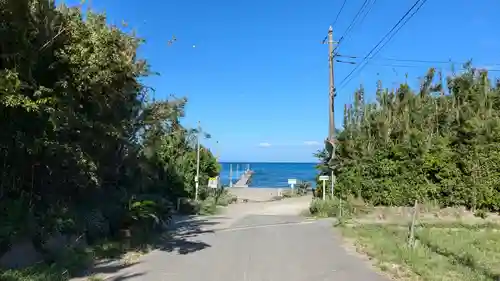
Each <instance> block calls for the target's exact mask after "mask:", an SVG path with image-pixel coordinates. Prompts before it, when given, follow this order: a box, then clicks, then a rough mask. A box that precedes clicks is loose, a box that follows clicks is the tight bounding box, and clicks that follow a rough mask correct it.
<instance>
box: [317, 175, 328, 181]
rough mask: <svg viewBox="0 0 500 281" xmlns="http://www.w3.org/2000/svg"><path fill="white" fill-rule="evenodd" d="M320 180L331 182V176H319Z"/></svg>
mask: <svg viewBox="0 0 500 281" xmlns="http://www.w3.org/2000/svg"><path fill="white" fill-rule="evenodd" d="M319 180H320V181H327V180H330V177H329V176H319Z"/></svg>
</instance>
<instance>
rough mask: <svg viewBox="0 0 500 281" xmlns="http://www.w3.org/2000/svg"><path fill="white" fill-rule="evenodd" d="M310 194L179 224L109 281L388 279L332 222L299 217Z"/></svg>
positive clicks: (240, 206) (235, 208) (242, 206)
mask: <svg viewBox="0 0 500 281" xmlns="http://www.w3.org/2000/svg"><path fill="white" fill-rule="evenodd" d="M309 202H310V198H308V197H302V198H293V199H288V200H283V201H278V202H269V203H248V204H236V205H232V206H230V207H229V208H228V209H227V212H226V213H225V214H224V215H222V216H214V217H211V218H196V219H187V220H184V221H179V222H177V225H178V229H177V233H176V235H174V237H173V238H172V239H171V240H170V242H168V243H166V245H165V247H164V249H162V250H157V251H154V252H152V253H150V254H148V255H146V256H144V257H142V259H141V260H140V261H139V262H137V263H136V264H134V265H131V266H129V267H127V268H124V269H121V270H119V271H117V272H115V273H114V274H113V276H112V277H110V278H108V279H107V280H130V281H135V280H146V281H148V280H151V281H153V280H155V281H156V280H170V281H181V280H190V281H191V280H207V281H208V280H214V281H216V280H217V281H218V280H226V281H231V280H234V281H242V280H273V281H279V280H287V281H295V280H297V281H298V280H308V281H310V280H317V281H322V280H351V281H357V280H360V281H361V280H374V281H378V280H380V281H382V280H387V279H385V278H384V277H382V276H380V275H379V274H377V273H375V272H373V271H372V270H371V269H370V268H369V267H368V265H367V264H366V263H365V262H363V261H361V260H359V259H358V258H357V257H355V256H351V255H349V254H348V253H347V252H345V250H344V249H343V248H342V246H341V239H340V237H339V236H337V234H335V233H334V232H333V228H332V223H331V221H329V220H310V219H306V218H304V217H301V216H299V215H298V211H299V210H300V208H302V209H305V208H307V207H308V204H309Z"/></svg>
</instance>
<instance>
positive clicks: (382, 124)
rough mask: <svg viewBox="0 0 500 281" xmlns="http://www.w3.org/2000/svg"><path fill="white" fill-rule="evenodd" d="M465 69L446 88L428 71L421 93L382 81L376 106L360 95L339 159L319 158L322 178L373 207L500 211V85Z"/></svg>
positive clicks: (347, 118)
mask: <svg viewBox="0 0 500 281" xmlns="http://www.w3.org/2000/svg"><path fill="white" fill-rule="evenodd" d="M465 67H466V69H467V70H466V71H465V72H464V73H462V74H460V75H453V76H451V77H448V79H447V82H446V83H444V81H443V80H444V79H442V77H441V74H440V73H439V75H436V73H435V70H434V69H430V70H429V72H428V73H427V75H426V76H425V77H424V79H423V80H422V83H421V87H420V89H417V90H412V89H410V86H409V85H408V84H406V83H405V84H401V85H400V87H399V88H398V89H396V90H388V89H384V88H383V87H382V84H381V83H380V82H379V84H378V89H377V91H376V97H377V100H376V102H373V103H367V102H365V99H364V96H365V92H364V89H363V88H360V89H359V90H358V91H356V93H355V94H354V104H353V105H346V107H345V110H344V129H343V130H342V131H341V132H340V134H338V140H337V148H336V157H335V159H333V160H332V161H330V157H329V156H330V154H331V151H327V150H326V149H325V150H323V151H320V152H319V153H318V154H317V156H318V157H319V158H320V159H321V160H322V163H321V164H320V165H319V166H318V169H319V170H320V173H323V174H329V172H330V171H331V170H333V171H334V173H335V175H336V189H335V194H336V195H337V196H342V197H346V196H351V195H352V196H355V197H359V198H362V199H364V200H365V201H367V202H370V203H371V204H374V205H387V206H405V205H406V206H409V205H412V204H413V202H414V200H419V201H420V202H435V203H438V204H439V205H441V206H443V207H446V206H457V205H461V206H466V207H468V208H472V209H484V210H490V211H499V210H500V192H499V191H500V189H499V186H498V182H500V173H499V172H498V171H499V170H500V169H499V167H500V166H499V165H500V114H499V112H500V111H499V109H500V103H499V100H500V88H499V87H498V83H497V85H492V83H491V82H490V80H489V79H488V74H487V72H486V71H482V70H477V69H474V68H472V67H471V66H470V65H466V66H465ZM445 85H446V87H447V88H448V92H445Z"/></svg>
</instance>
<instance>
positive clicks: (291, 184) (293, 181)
mask: <svg viewBox="0 0 500 281" xmlns="http://www.w3.org/2000/svg"><path fill="white" fill-rule="evenodd" d="M288 184H289V185H290V187H291V188H292V194H293V188H294V186H295V185H296V184H297V180H296V179H288Z"/></svg>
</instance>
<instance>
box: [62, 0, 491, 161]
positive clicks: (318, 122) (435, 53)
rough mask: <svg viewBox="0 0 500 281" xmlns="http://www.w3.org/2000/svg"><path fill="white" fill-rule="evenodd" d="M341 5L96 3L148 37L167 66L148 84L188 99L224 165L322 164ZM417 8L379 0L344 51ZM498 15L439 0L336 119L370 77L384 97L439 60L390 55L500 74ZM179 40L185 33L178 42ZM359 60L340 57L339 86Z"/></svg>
mask: <svg viewBox="0 0 500 281" xmlns="http://www.w3.org/2000/svg"><path fill="white" fill-rule="evenodd" d="M66 2H68V1H66ZM74 2H76V1H69V4H74ZM342 2H343V0H328V1H327V0H314V1H304V0H302V1H301V0H288V1H284V0H274V1H269V0H252V1H248V0H245V1H243V0H219V1H204V0H165V1H132V0H121V1H116V0H94V1H92V2H91V6H92V7H93V8H94V9H96V10H99V11H105V12H106V14H107V15H108V18H109V21H110V22H111V23H115V24H118V23H120V22H121V21H122V20H125V21H126V22H127V23H128V25H129V26H130V27H131V28H133V29H135V30H136V32H137V34H138V35H139V36H140V37H142V38H144V39H145V40H146V43H145V44H144V45H143V46H142V47H141V49H140V55H141V56H142V57H144V58H146V59H147V60H148V61H149V63H150V64H151V66H152V68H153V70H154V71H158V72H160V73H161V75H160V76H157V77H151V78H148V79H147V80H146V83H147V84H148V85H149V86H151V87H153V88H155V89H156V98H161V97H167V96H168V95H170V94H175V95H177V96H187V97H188V99H189V104H188V107H187V116H186V118H185V120H184V124H185V125H187V126H190V127H194V126H196V122H197V121H198V120H200V121H201V124H202V127H203V129H204V130H205V131H207V132H209V133H210V134H211V135H212V137H213V138H212V139H211V140H206V141H205V144H206V145H207V146H209V147H211V148H212V149H214V150H215V152H216V153H217V154H219V155H220V157H221V160H222V161H243V162H260V161H273V162H279V161H300V162H308V161H316V159H315V158H314V157H313V156H312V154H313V152H315V151H316V150H317V149H319V148H320V144H321V143H322V140H323V139H325V137H326V134H327V131H328V47H327V46H326V45H322V44H320V42H321V40H322V39H323V38H324V37H325V36H326V34H327V30H328V26H329V25H330V24H332V23H333V21H334V19H335V16H336V14H337V11H338V10H339V9H340V7H341V5H342ZM363 2H364V0H348V1H347V4H346V5H345V8H344V10H343V11H342V13H341V14H340V17H339V19H338V21H337V22H336V24H335V25H334V39H335V40H338V39H339V38H340V36H342V34H343V33H344V31H345V29H346V28H347V26H348V25H349V24H350V23H351V21H352V19H353V17H354V15H355V14H356V12H357V11H358V9H359V8H360V7H361V6H362V3H363ZM413 3H414V0H400V1H394V0H378V1H376V2H375V4H373V9H372V10H371V11H370V13H369V14H368V15H367V17H366V18H365V19H364V20H363V22H361V23H360V24H358V25H356V26H355V27H354V29H353V30H352V31H351V32H350V33H349V35H348V36H346V37H345V39H344V41H343V42H342V44H341V48H340V53H341V54H343V55H348V56H358V57H364V56H365V55H366V54H367V53H368V52H369V51H370V49H371V48H372V47H373V46H374V45H375V44H376V43H377V42H378V41H379V40H380V39H381V38H382V37H383V36H384V35H385V34H386V33H387V32H388V31H389V30H390V29H391V27H392V26H393V25H394V24H395V23H396V22H397V21H398V20H399V18H401V16H402V15H403V14H404V13H405V12H406V10H407V9H409V7H411V6H412V4H413ZM499 10H500V1H498V0H478V1H472V0H429V1H428V2H427V3H426V4H425V6H424V7H423V8H422V9H421V10H420V11H419V13H418V14H416V15H415V17H413V18H412V19H411V21H410V22H408V24H406V25H405V26H404V27H403V28H402V29H401V30H400V32H399V33H398V34H397V35H396V36H395V37H394V38H393V39H392V40H391V42H390V43H388V44H387V45H386V46H385V48H384V49H383V50H382V51H381V52H380V53H379V55H378V56H377V58H376V59H374V60H372V61H371V63H370V64H368V65H367V66H366V67H365V68H363V70H362V71H361V72H360V73H358V74H357V75H355V76H353V79H352V80H351V81H350V82H349V83H347V84H346V85H345V87H342V88H341V89H339V93H338V95H337V98H336V108H335V110H336V114H335V118H336V125H337V126H339V127H340V126H341V125H342V124H341V122H342V116H343V106H344V104H345V103H351V102H352V93H353V91H354V89H355V88H356V87H358V86H359V85H360V83H363V84H364V85H365V88H366V90H367V98H368V99H373V98H374V94H373V90H374V88H375V85H376V81H377V80H378V79H382V81H383V82H384V86H386V87H393V86H394V85H395V83H397V82H401V81H403V80H404V76H405V73H408V79H409V81H412V82H415V83H418V77H419V76H422V75H423V74H424V73H425V70H426V69H427V68H428V67H429V66H431V64H428V63H427V64H416V63H408V62H406V63H404V62H403V63H401V62H394V61H385V60H383V58H397V59H415V60H439V61H442V60H448V59H452V60H453V61H465V60H468V59H471V58H472V59H473V61H474V64H475V65H477V66H483V67H496V69H500V65H499V66H494V64H500V52H499V50H500V35H498V34H497V35H494V33H493V32H496V29H495V28H497V27H498V26H500V17H498V11H499ZM172 35H175V36H176V37H177V39H178V40H177V41H176V42H175V43H174V44H173V45H172V46H168V44H167V41H168V40H169V39H171V37H172ZM339 59H341V58H339ZM342 60H348V59H344V58H342ZM387 65H391V66H387ZM394 65H404V66H408V65H412V67H400V66H398V67H394ZM435 65H436V66H438V67H445V68H446V67H447V65H446V64H435ZM353 67H354V66H353V65H348V64H340V63H337V64H336V66H335V68H336V72H335V79H336V81H337V82H338V83H340V82H341V81H342V80H343V79H344V77H345V76H346V75H347V74H348V73H349V72H350V71H351V70H352V69H353ZM337 85H338V84H337ZM216 141H218V145H216Z"/></svg>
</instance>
